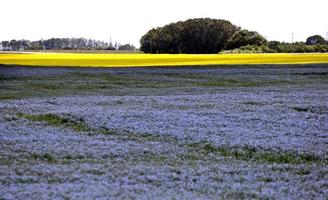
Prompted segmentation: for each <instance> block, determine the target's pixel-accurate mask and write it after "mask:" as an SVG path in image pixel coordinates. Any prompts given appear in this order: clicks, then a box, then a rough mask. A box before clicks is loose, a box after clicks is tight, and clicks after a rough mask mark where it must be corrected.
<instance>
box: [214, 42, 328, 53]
mask: <svg viewBox="0 0 328 200" xmlns="http://www.w3.org/2000/svg"><path fill="white" fill-rule="evenodd" d="M325 52H328V45H323V44H316V45H306V44H304V43H302V42H296V43H293V44H291V43H280V42H278V41H270V42H268V43H267V45H261V46H257V45H247V46H241V47H239V48H236V49H233V50H226V51H222V52H220V53H325Z"/></svg>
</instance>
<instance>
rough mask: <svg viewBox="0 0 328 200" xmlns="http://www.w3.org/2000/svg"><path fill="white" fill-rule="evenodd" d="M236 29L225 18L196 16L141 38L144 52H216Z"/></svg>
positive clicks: (157, 29)
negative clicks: (196, 17)
mask: <svg viewBox="0 0 328 200" xmlns="http://www.w3.org/2000/svg"><path fill="white" fill-rule="evenodd" d="M238 29H239V28H238V27H236V26H235V25H233V24H232V23H230V22H229V21H226V20H219V19H209V18H198V19H189V20H187V21H183V22H182V21H179V22H177V23H171V24H169V25H166V26H164V27H160V28H155V29H151V30H150V31H149V32H148V33H147V34H145V35H144V36H143V37H142V38H141V40H140V43H141V50H142V51H144V52H145V53H191V54H197V53H217V52H219V51H221V50H222V49H223V48H224V46H225V45H226V42H227V40H228V39H229V38H230V37H231V36H232V35H233V34H234V33H235V32H236V31H237V30H238Z"/></svg>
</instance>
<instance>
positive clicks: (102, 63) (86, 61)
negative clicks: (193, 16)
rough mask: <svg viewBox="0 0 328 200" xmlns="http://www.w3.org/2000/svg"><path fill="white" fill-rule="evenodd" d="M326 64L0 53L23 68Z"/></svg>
mask: <svg viewBox="0 0 328 200" xmlns="http://www.w3.org/2000/svg"><path fill="white" fill-rule="evenodd" d="M310 63H328V54H217V55H215V54H212V55H198V54H196V55H191V54H72V53H32V54H0V64H5V65H26V66H77V67H134V66H184V65H226V64H227V65H233V64H236V65H238V64H310Z"/></svg>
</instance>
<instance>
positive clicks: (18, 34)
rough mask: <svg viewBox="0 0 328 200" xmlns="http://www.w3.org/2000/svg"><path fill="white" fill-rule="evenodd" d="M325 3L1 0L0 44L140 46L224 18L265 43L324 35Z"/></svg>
mask: <svg viewBox="0 0 328 200" xmlns="http://www.w3.org/2000/svg"><path fill="white" fill-rule="evenodd" d="M327 8H328V0H157V1H156V0H113V1H112V0H0V14H1V15H0V16H1V18H0V19H1V20H0V22H1V23H0V24H1V28H0V40H10V39H29V40H38V39H41V38H43V39H48V38H51V37H85V38H92V39H99V40H104V41H109V39H110V37H112V39H113V42H115V41H118V42H120V43H131V44H134V45H136V46H139V39H140V37H141V36H142V35H144V34H145V33H146V32H147V31H148V30H149V29H151V28H153V27H158V26H163V25H165V24H168V23H171V22H176V21H179V20H186V19H188V18H197V17H210V18H217V19H226V20H229V21H231V22H232V23H234V24H235V25H238V26H241V27H242V28H246V29H250V30H256V31H258V32H259V33H261V34H262V35H264V36H265V37H266V38H267V39H269V40H279V41H288V42H290V41H291V38H292V36H291V35H292V32H294V38H295V41H304V40H305V39H306V38H307V37H308V36H310V35H313V34H320V35H322V36H323V37H326V32H328V11H327Z"/></svg>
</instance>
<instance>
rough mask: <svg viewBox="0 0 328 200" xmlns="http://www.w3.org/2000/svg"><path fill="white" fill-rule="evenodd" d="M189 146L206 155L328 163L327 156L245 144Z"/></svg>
mask: <svg viewBox="0 0 328 200" xmlns="http://www.w3.org/2000/svg"><path fill="white" fill-rule="evenodd" d="M188 147H189V148H190V149H191V150H194V151H198V152H200V153H203V154H204V155H208V154H213V155H215V154H219V155H221V156H224V157H230V158H234V159H237V160H245V161H257V162H267V163H278V164H280V163H290V164H298V163H327V158H320V157H318V156H316V155H313V154H309V153H297V152H290V151H288V152H285V151H272V150H259V149H256V148H254V147H250V146H245V147H242V148H232V147H228V146H214V145H212V144H210V143H207V142H201V143H192V144H189V145H188Z"/></svg>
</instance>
